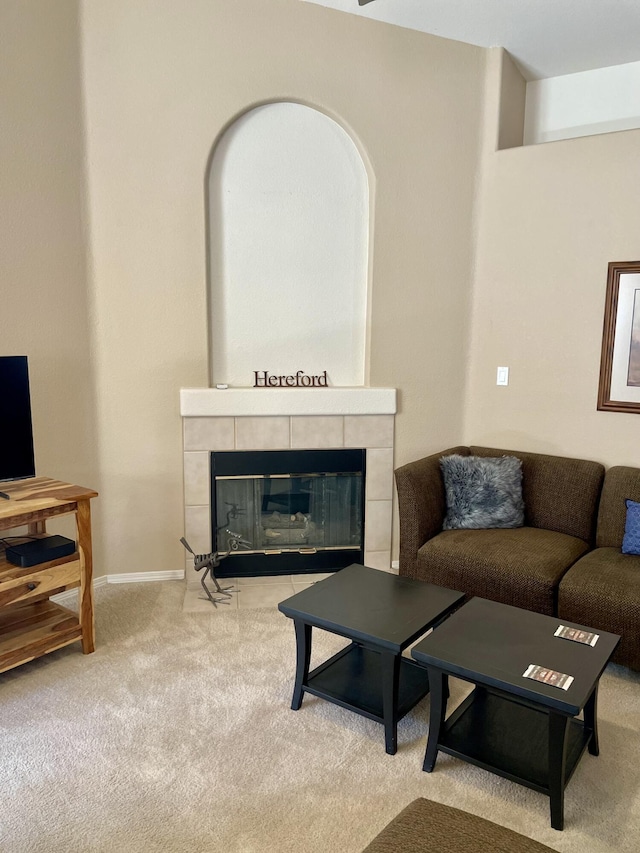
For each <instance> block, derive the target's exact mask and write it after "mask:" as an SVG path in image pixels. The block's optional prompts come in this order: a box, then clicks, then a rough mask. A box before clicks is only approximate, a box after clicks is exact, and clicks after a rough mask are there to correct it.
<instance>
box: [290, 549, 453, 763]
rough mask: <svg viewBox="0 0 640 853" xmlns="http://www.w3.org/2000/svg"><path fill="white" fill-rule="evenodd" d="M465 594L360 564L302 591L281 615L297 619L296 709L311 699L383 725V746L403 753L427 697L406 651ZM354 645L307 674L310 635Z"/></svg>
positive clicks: (419, 669) (423, 682) (422, 672)
mask: <svg viewBox="0 0 640 853" xmlns="http://www.w3.org/2000/svg"><path fill="white" fill-rule="evenodd" d="M463 598H464V595H463V594H462V593H461V592H453V591H452V590H450V589H444V588H442V587H439V586H434V585H433V584H428V583H422V581H414V580H410V579H408V578H400V577H398V576H397V575H392V574H389V573H388V572H381V571H378V570H376V569H369V568H366V567H365V566H360V565H357V564H354V565H351V566H347V568H345V569H342V570H341V571H339V572H336V573H335V574H334V575H332V576H331V577H329V578H326V579H325V580H322V581H319V582H318V583H316V584H314V585H313V586H311V587H309V588H308V589H305V590H302V592H298V593H297V594H296V595H294V596H292V597H291V598H287V599H286V601H282V602H281V603H280V604H279V605H278V608H279V609H280V610H281V611H282V612H283V613H284V614H285V615H286V616H289V617H290V618H291V619H293V623H294V626H295V632H296V649H297V666H296V678H295V686H294V689H293V699H292V702H291V708H292V709H293V710H294V711H297V710H299V708H300V706H301V704H302V696H303V694H304V693H305V692H306V693H312V694H313V695H314V696H320V697H322V698H323V699H327V700H328V701H329V702H334V703H335V704H336V705H340V706H341V707H343V708H348V709H349V710H350V711H355V712H356V713H357V714H362V716H364V717H368V718H369V719H371V720H376V721H377V722H379V723H384V731H385V746H386V750H387V752H388V753H389V754H390V755H393V754H394V753H395V752H396V750H397V743H398V720H400V719H402V717H404V715H405V714H406V713H407V712H408V711H410V710H411V708H413V707H414V705H415V704H416V703H417V702H419V701H420V699H422V698H423V697H424V696H426V694H427V693H428V692H429V680H428V678H427V674H426V672H425V670H424V668H423V667H421V666H419V665H418V664H416V663H414V662H413V661H412V660H409V659H408V658H404V657H402V654H401V653H402V650H403V649H406V648H407V646H409V645H410V644H411V643H413V642H414V641H415V640H417V639H418V637H420V636H421V635H422V634H424V633H425V632H426V631H428V629H429V628H432V627H434V626H435V625H438V624H439V623H440V622H441V621H442V620H443V619H444V618H445V617H446V616H447V615H448V614H449V613H450V612H451V611H452V610H453V609H454V608H455V607H457V606H458V604H459V603H460V602H461V601H462V599H463ZM312 627H313V628H323V629H324V630H325V631H331V632H332V633H334V634H339V635H340V636H342V637H347V638H348V639H350V640H351V641H352V642H351V644H350V645H348V646H347V647H346V648H344V649H341V650H340V651H339V652H338V653H337V654H335V655H333V657H331V658H329V660H327V661H325V662H324V663H323V664H321V665H320V666H318V667H317V668H316V669H314V670H313V671H312V672H309V662H310V658H311V629H312Z"/></svg>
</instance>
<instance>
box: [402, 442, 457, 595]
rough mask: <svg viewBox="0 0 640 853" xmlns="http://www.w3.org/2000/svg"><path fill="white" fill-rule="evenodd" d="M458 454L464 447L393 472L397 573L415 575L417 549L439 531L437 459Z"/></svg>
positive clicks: (441, 509)
mask: <svg viewBox="0 0 640 853" xmlns="http://www.w3.org/2000/svg"><path fill="white" fill-rule="evenodd" d="M452 453H459V454H460V455H461V456H468V455H469V448H468V447H451V448H449V450H443V451H442V452H441V453H434V454H433V455H432V456H426V457H425V458H424V459H418V460H417V461H416V462H409V463H408V464H407V465H403V466H402V467H400V468H397V469H396V471H395V477H396V486H397V489H398V515H399V518H400V574H401V575H403V576H404V577H409V578H417V565H416V562H417V556H418V551H419V550H420V548H421V547H422V546H423V545H424V543H425V542H426V541H427V540H428V539H431V538H432V537H433V536H435V535H436V534H437V533H440V531H441V530H442V523H443V521H444V517H445V515H446V512H447V505H446V499H445V492H444V483H443V480H442V474H441V472H440V459H441V458H442V457H443V456H450V455H451V454H452Z"/></svg>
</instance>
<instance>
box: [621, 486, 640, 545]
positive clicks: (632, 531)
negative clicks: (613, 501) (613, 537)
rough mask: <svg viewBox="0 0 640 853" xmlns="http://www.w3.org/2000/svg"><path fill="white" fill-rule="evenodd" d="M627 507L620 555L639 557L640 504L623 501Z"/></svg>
mask: <svg viewBox="0 0 640 853" xmlns="http://www.w3.org/2000/svg"><path fill="white" fill-rule="evenodd" d="M625 503H626V505H627V516H626V521H625V525H624V537H623V539H622V553H623V554H634V555H635V556H636V557H638V556H640V503H638V502H637V501H630V500H627V501H625Z"/></svg>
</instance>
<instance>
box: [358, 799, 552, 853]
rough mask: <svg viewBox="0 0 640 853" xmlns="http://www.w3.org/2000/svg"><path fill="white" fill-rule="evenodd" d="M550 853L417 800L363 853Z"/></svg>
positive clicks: (478, 820)
mask: <svg viewBox="0 0 640 853" xmlns="http://www.w3.org/2000/svg"><path fill="white" fill-rule="evenodd" d="M427 851H438V853H551V848H550V847H547V846H546V845H545V844H540V842H539V841H533V840H532V839H531V838H527V837H526V836H524V835H520V833H518V832H514V831H513V830H512V829H506V828H505V827H504V826H498V824H497V823H493V822H492V821H489V820H485V819H484V818H482V817H477V815H472V814H468V813H467V812H463V811H460V809H455V808H453V807H452V806H445V805H442V803H435V802H433V801H431V800H425V799H422V798H421V799H417V800H414V801H413V802H412V803H410V804H409V805H408V806H407V807H406V808H404V809H403V810H402V811H401V812H400V814H399V815H397V816H396V817H395V818H394V819H393V820H392V821H391V823H389V824H387V826H386V827H385V828H384V829H383V830H382V832H381V833H380V834H379V835H377V836H376V837H375V838H374V839H373V841H372V842H371V843H370V844H369V845H368V846H367V847H366V848H365V849H364V851H363V853H427Z"/></svg>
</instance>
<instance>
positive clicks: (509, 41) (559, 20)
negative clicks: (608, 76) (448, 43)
mask: <svg viewBox="0 0 640 853" xmlns="http://www.w3.org/2000/svg"><path fill="white" fill-rule="evenodd" d="M304 2H308V3H316V4H317V5H319V6H328V7H329V8H331V9H338V10H340V11H343V12H350V13H351V14H354V15H363V16H364V17H367V18H374V19H375V20H377V21H385V22H387V23H390V24H397V25H398V26H401V27H408V28H410V29H414V30H421V31H422V32H425V33H432V34H433V35H437V36H442V37H443V38H448V39H454V40H455V41H463V42H467V43H469V44H475V45H479V46H481V47H504V48H505V49H506V50H508V51H509V53H510V54H511V56H512V57H513V58H514V59H515V60H516V62H517V63H518V65H519V66H520V68H521V69H522V71H523V73H524V75H525V77H526V78H527V79H528V80H535V79H541V78H544V77H557V76H559V75H561V74H572V73H573V72H576V71H588V70H591V69H593V68H604V67H607V66H609V65H623V64H625V63H627V62H636V61H640V0H373V2H369V3H367V5H365V6H359V5H358V0H304Z"/></svg>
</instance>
